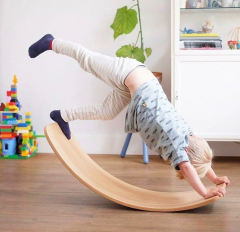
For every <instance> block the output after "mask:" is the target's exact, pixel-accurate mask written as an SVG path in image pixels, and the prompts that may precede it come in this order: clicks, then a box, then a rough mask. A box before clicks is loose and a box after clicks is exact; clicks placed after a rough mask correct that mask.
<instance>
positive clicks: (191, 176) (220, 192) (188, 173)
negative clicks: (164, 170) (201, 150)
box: [178, 161, 226, 199]
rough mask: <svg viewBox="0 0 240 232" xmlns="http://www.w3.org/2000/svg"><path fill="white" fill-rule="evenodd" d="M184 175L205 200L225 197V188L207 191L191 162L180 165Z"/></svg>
mask: <svg viewBox="0 0 240 232" xmlns="http://www.w3.org/2000/svg"><path fill="white" fill-rule="evenodd" d="M178 166H179V168H180V170H181V172H182V174H183V175H184V177H185V178H186V180H187V181H188V183H189V184H190V185H191V186H192V188H193V189H194V190H195V191H196V192H197V193H198V194H200V195H201V196H202V197H203V198H205V199H207V198H210V197H213V196H219V197H223V196H224V195H225V193H226V191H225V189H224V188H221V187H220V188H211V189H209V190H207V189H206V188H205V186H204V185H203V183H202V181H201V180H200V178H199V176H198V174H197V172H196V170H195V168H194V167H193V166H192V165H191V163H190V162H186V161H184V162H181V163H180V164H178Z"/></svg>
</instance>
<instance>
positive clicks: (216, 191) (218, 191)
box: [204, 187, 226, 199]
mask: <svg viewBox="0 0 240 232" xmlns="http://www.w3.org/2000/svg"><path fill="white" fill-rule="evenodd" d="M225 194H226V190H225V189H224V188H222V187H218V188H211V189H209V190H208V192H207V194H206V195H205V196H204V198H205V199H208V198H211V197H214V196H219V197H224V196H225Z"/></svg>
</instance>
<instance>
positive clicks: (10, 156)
mask: <svg viewBox="0 0 240 232" xmlns="http://www.w3.org/2000/svg"><path fill="white" fill-rule="evenodd" d="M37 151H38V150H37V149H36V150H35V151H34V152H33V153H32V154H31V155H29V156H21V155H9V156H0V159H23V160H24V159H25V160H26V159H29V158H32V157H33V156H35V155H36V154H37Z"/></svg>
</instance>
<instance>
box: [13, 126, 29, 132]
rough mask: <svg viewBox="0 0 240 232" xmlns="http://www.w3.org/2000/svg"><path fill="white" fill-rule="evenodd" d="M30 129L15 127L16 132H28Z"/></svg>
mask: <svg viewBox="0 0 240 232" xmlns="http://www.w3.org/2000/svg"><path fill="white" fill-rule="evenodd" d="M30 129H31V128H30V127H29V126H28V127H16V128H15V130H18V131H20V130H21V131H29V130H30Z"/></svg>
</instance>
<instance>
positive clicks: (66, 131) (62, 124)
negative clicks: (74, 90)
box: [50, 110, 71, 139]
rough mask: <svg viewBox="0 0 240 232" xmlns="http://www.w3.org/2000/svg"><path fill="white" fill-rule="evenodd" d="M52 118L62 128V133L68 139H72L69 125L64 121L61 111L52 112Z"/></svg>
mask: <svg viewBox="0 0 240 232" xmlns="http://www.w3.org/2000/svg"><path fill="white" fill-rule="evenodd" d="M50 117H51V119H52V120H53V121H55V122H56V123H57V124H58V125H59V126H60V128H61V129H62V132H63V133H64V134H65V136H66V137H67V139H71V132H70V128H69V125H68V123H67V122H65V121H64V120H63V119H62V117H61V113H60V110H54V111H52V112H51V113H50Z"/></svg>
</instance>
